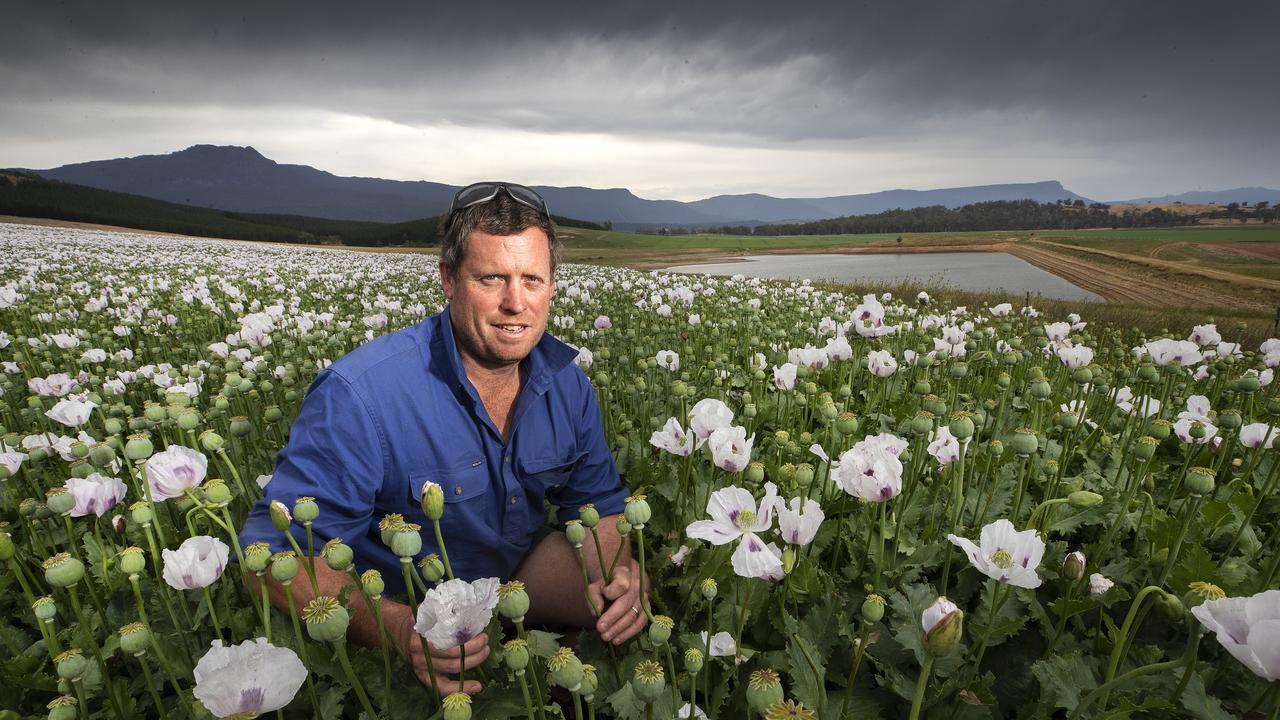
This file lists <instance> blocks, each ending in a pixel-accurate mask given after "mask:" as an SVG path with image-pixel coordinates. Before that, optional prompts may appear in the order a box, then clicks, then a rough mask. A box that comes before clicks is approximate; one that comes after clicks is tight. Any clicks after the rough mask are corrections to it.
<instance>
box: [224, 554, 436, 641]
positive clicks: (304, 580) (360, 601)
mask: <svg viewBox="0 0 1280 720" xmlns="http://www.w3.org/2000/svg"><path fill="white" fill-rule="evenodd" d="M305 562H306V561H305V559H299V563H298V564H299V569H298V575H297V576H296V577H295V578H294V579H293V582H292V583H291V584H290V588H291V589H292V590H293V604H294V607H295V608H296V609H297V611H298V613H299V614H301V613H302V610H303V608H305V607H306V606H307V603H309V602H311V600H312V599H314V598H315V593H314V592H312V590H311V580H310V579H308V577H307V571H306V569H305V568H304V567H302V565H303V563H305ZM266 580H267V593H268V596H269V597H270V600H271V604H272V605H274V606H275V607H276V608H277V609H279V610H283V611H284V612H289V600H288V598H287V597H286V596H285V592H284V586H283V585H282V584H280V583H279V582H277V581H276V580H274V579H273V578H272V577H271V573H270V572H268V573H267V575H266ZM354 582H355V579H354V578H352V577H351V575H349V574H347V573H343V572H338V571H337V570H334V569H332V568H330V567H329V566H328V565H326V564H325V563H324V561H323V560H320V559H319V558H316V584H317V585H319V586H320V594H321V595H328V596H330V597H335V598H336V597H338V595H339V594H340V593H341V592H342V588H343V587H345V586H346V585H348V584H350V583H354ZM248 584H249V587H251V588H253V590H254V592H255V593H257V592H258V580H257V578H249V579H248ZM378 608H379V610H380V611H381V613H382V623H383V625H384V627H385V628H386V630H387V634H388V636H389V637H390V639H391V642H392V646H393V647H398V645H397V642H396V641H397V638H398V633H399V632H402V631H403V627H404V625H405V624H406V623H407V624H410V625H411V624H413V611H412V610H410V608H409V607H408V606H407V605H404V604H403V603H398V602H395V601H394V600H389V599H387V598H385V597H383V598H380V599H379V601H378ZM347 610H348V612H349V613H350V615H351V624H350V626H349V627H348V629H347V637H348V638H350V639H351V640H352V641H354V642H357V643H359V644H361V645H366V646H370V647H376V646H378V645H381V644H382V641H381V638H380V637H379V636H378V623H377V619H376V618H374V616H373V613H372V612H370V611H369V608H368V607H367V606H366V604H365V601H364V593H362V592H360V591H359V589H357V590H356V591H354V592H352V593H351V595H350V599H349V601H348V606H347Z"/></svg>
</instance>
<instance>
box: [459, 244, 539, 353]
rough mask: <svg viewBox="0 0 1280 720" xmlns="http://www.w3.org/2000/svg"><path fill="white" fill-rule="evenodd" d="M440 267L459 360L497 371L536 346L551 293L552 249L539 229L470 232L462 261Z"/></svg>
mask: <svg viewBox="0 0 1280 720" xmlns="http://www.w3.org/2000/svg"><path fill="white" fill-rule="evenodd" d="M440 270H441V271H440V282H441V285H442V286H443V288H444V295H445V297H446V298H448V300H449V314H450V315H451V316H452V318H453V332H454V337H455V338H456V340H457V343H458V351H459V352H460V353H461V354H462V356H463V360H464V361H470V362H471V363H474V364H476V365H478V366H480V367H483V368H486V369H491V370H493V369H500V368H502V367H506V366H510V365H514V364H516V363H519V362H520V361H521V360H523V359H524V358H525V357H526V356H527V355H528V354H529V352H530V351H532V350H533V346H534V345H537V344H538V340H540V339H541V338H542V333H543V332H544V331H546V329H547V315H548V314H549V313H550V310H551V296H552V294H554V292H555V282H554V280H553V278H552V276H551V248H550V244H549V243H548V241H547V235H546V233H544V232H543V231H542V229H541V228H537V227H531V228H528V229H526V230H522V231H521V232H519V233H518V234H515V235H490V234H488V233H485V232H481V231H479V230H474V231H472V233H471V235H470V237H469V238H468V239H467V254H466V258H464V259H463V261H462V264H461V265H460V266H459V267H456V268H447V267H442V268H441V269H440Z"/></svg>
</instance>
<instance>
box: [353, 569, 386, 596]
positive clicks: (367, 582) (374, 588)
mask: <svg viewBox="0 0 1280 720" xmlns="http://www.w3.org/2000/svg"><path fill="white" fill-rule="evenodd" d="M360 587H361V589H363V590H364V592H365V593H366V594H367V595H368V596H369V597H371V598H378V597H380V596H381V595H382V591H384V590H386V589H387V584H386V582H385V581H383V579H382V573H380V572H378V571H377V570H365V571H364V572H363V573H361V574H360Z"/></svg>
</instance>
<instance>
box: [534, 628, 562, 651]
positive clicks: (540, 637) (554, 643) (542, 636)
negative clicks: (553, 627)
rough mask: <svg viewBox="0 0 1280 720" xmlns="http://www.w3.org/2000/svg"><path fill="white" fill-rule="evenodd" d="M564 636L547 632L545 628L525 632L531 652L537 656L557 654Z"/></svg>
mask: <svg viewBox="0 0 1280 720" xmlns="http://www.w3.org/2000/svg"><path fill="white" fill-rule="evenodd" d="M561 637H563V636H562V635H559V634H557V633H550V632H546V631H545V630H530V631H528V632H527V633H525V640H526V641H527V642H528V643H529V653H530V654H531V655H533V656H535V657H540V658H549V657H551V656H552V655H555V654H556V651H557V650H559V649H560V643H559V642H558V641H559V640H560V638H561Z"/></svg>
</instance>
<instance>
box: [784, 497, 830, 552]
mask: <svg viewBox="0 0 1280 720" xmlns="http://www.w3.org/2000/svg"><path fill="white" fill-rule="evenodd" d="M825 518H826V514H825V513H823V512H822V506H821V505H819V504H818V502H817V501H816V500H810V499H809V498H799V497H795V498H791V502H790V503H789V504H788V505H782V504H779V506H778V532H779V534H781V535H782V539H783V540H785V541H787V542H788V543H790V544H792V545H808V544H809V543H811V542H813V538H814V537H815V536H817V534H818V526H819V525H821V524H822V521H823V520H824V519H825Z"/></svg>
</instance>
